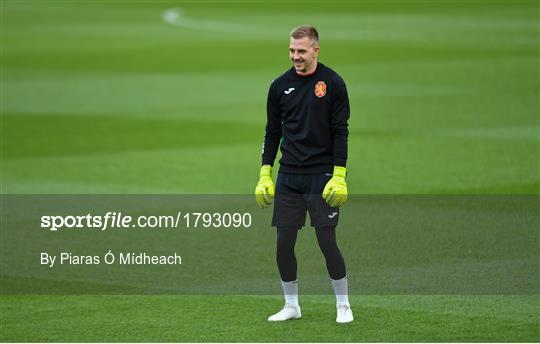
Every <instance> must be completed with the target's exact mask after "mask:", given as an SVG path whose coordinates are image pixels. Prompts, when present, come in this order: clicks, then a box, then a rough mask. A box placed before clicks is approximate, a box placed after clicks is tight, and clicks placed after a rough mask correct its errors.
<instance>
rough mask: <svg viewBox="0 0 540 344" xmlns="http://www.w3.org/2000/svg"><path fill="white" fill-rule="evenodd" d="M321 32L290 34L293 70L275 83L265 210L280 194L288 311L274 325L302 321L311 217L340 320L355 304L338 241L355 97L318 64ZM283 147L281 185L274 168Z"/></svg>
mask: <svg viewBox="0 0 540 344" xmlns="http://www.w3.org/2000/svg"><path fill="white" fill-rule="evenodd" d="M319 51H320V47H319V34H318V32H317V30H316V29H315V28H314V27H312V26H301V27H297V28H295V29H294V30H293V31H292V32H291V38H290V46H289V56H290V58H291V61H292V63H293V67H292V68H291V69H289V70H288V71H286V72H285V73H284V74H282V75H281V76H280V77H278V78H277V79H275V80H274V81H273V82H272V84H271V85H270V90H269V92H268V100H267V124H266V135H265V138H264V146H263V153H262V167H261V170H260V180H259V183H258V184H257V187H256V189H255V196H256V199H257V202H258V204H259V205H260V206H261V207H263V208H266V207H268V206H269V205H270V204H271V202H272V199H273V197H274V194H275V197H276V203H275V207H274V213H273V218H272V226H275V227H277V250H276V261H277V265H278V270H279V273H280V276H281V284H282V287H283V293H284V295H285V306H284V307H283V309H282V310H281V311H279V312H278V313H276V314H274V315H272V316H270V317H269V318H268V320H269V321H283V320H289V319H299V318H300V317H301V316H302V314H301V311H300V305H299V303H298V281H297V263H296V256H295V254H294V246H295V243H296V237H297V234H298V230H300V229H302V227H303V226H304V225H305V220H306V212H309V216H310V219H311V225H312V226H313V227H315V233H316V235H317V242H318V243H319V247H320V249H321V251H322V253H323V255H324V258H325V260H326V267H327V270H328V274H329V276H330V280H331V283H332V286H333V289H334V292H335V294H336V309H337V317H336V321H337V322H339V323H346V322H351V321H353V314H352V311H351V307H350V304H349V300H348V285H347V273H346V270H345V262H344V260H343V257H342V255H341V252H340V250H339V248H338V246H337V243H336V232H335V230H336V226H337V224H338V219H339V206H340V205H341V204H343V203H344V202H345V201H346V200H347V184H346V182H345V174H346V168H345V166H346V161H347V139H348V133H349V132H348V123H347V122H348V119H349V113H350V110H349V100H348V95H347V89H346V87H345V82H344V81H343V79H342V78H341V77H340V76H339V75H338V74H337V73H336V72H334V71H333V70H332V69H330V68H328V67H326V66H325V65H323V64H322V63H319V62H318V61H317V57H318V54H319ZM280 144H281V153H282V157H281V160H280V169H279V174H278V177H277V181H276V188H275V191H274V185H273V183H272V174H271V172H272V166H273V164H274V160H275V158H276V154H277V150H278V147H279V146H280Z"/></svg>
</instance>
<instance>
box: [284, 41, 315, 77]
mask: <svg viewBox="0 0 540 344" xmlns="http://www.w3.org/2000/svg"><path fill="white" fill-rule="evenodd" d="M319 51H320V48H319V45H318V44H317V43H315V42H314V41H313V40H312V39H310V38H309V37H307V36H306V37H302V38H294V37H291V43H290V45H289V57H290V58H291V61H292V63H293V65H294V69H296V73H298V74H300V75H305V74H311V73H313V72H314V71H315V69H316V68H317V56H318V55H319Z"/></svg>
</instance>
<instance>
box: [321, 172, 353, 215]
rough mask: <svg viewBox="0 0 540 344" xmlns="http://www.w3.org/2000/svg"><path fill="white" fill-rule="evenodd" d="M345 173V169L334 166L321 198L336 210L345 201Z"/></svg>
mask: <svg viewBox="0 0 540 344" xmlns="http://www.w3.org/2000/svg"><path fill="white" fill-rule="evenodd" d="M346 173H347V169H346V168H345V167H342V166H334V173H333V175H332V178H331V179H330V180H329V181H328V183H326V186H325V187H324V190H323V194H322V197H323V198H324V200H325V201H326V203H328V204H329V205H330V206H331V207H332V208H337V207H339V206H340V205H342V204H343V203H345V202H346V201H347V182H346V181H345V175H346Z"/></svg>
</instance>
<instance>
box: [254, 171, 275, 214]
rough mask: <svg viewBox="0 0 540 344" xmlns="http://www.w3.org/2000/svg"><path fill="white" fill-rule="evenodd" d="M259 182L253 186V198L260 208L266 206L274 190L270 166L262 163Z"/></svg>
mask: <svg viewBox="0 0 540 344" xmlns="http://www.w3.org/2000/svg"><path fill="white" fill-rule="evenodd" d="M259 176H260V178H259V182H258V183H257V187H255V199H256V200H257V204H259V207H261V208H268V206H269V205H270V204H272V199H274V195H275V190H274V183H273V182H272V166H270V165H262V166H261V172H260V173H259Z"/></svg>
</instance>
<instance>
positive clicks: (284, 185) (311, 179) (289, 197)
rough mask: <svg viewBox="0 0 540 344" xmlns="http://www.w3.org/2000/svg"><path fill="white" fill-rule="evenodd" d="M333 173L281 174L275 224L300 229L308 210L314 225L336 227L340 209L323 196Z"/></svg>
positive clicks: (275, 209)
mask: <svg viewBox="0 0 540 344" xmlns="http://www.w3.org/2000/svg"><path fill="white" fill-rule="evenodd" d="M330 178H332V174H331V173H322V174H290V173H279V174H278V177H277V181H276V198H275V203H274V214H273V216H272V226H274V227H291V228H296V229H301V228H302V227H304V226H305V224H306V212H309V217H310V219H311V226H312V227H330V226H332V227H335V226H337V224H338V220H339V208H332V207H330V206H329V205H328V204H327V203H326V201H325V200H324V199H323V198H322V192H323V190H324V187H325V186H326V183H328V181H329V180H330Z"/></svg>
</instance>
